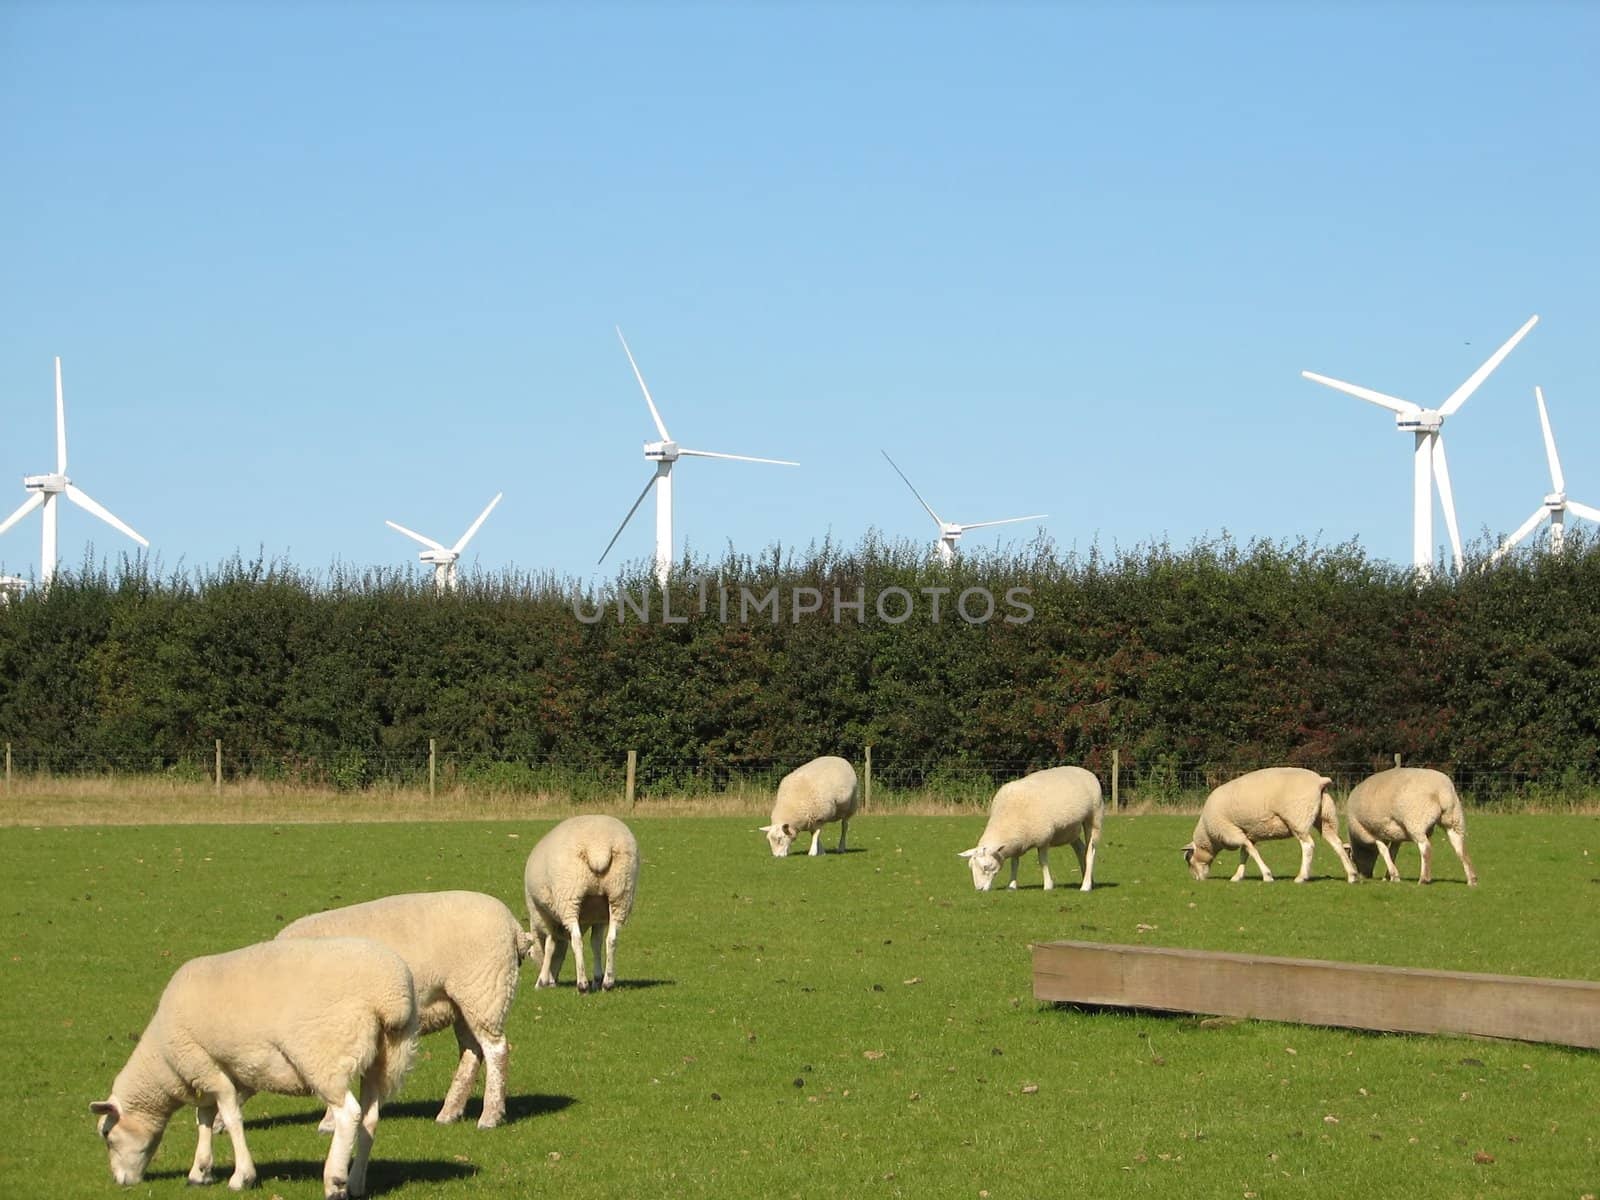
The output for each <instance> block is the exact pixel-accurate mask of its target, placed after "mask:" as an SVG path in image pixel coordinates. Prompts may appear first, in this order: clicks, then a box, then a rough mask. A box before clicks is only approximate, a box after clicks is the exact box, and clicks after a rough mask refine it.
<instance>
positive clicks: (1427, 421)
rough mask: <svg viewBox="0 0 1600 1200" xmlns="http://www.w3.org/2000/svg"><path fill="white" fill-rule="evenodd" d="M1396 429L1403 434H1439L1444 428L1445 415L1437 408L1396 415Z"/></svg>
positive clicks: (1420, 409) (1414, 410)
mask: <svg viewBox="0 0 1600 1200" xmlns="http://www.w3.org/2000/svg"><path fill="white" fill-rule="evenodd" d="M1394 427H1395V428H1396V429H1398V430H1400V431H1401V432H1402V433H1438V432H1439V430H1441V429H1443V428H1444V414H1443V413H1442V412H1440V411H1439V410H1438V409H1436V408H1418V409H1413V410H1412V411H1410V412H1402V413H1395V415H1394Z"/></svg>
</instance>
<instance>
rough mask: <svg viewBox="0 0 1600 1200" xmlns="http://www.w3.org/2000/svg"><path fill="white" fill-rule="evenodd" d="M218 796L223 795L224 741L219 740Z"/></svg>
mask: <svg viewBox="0 0 1600 1200" xmlns="http://www.w3.org/2000/svg"><path fill="white" fill-rule="evenodd" d="M217 795H219V796H220V795H222V739H221V738H218V739H217Z"/></svg>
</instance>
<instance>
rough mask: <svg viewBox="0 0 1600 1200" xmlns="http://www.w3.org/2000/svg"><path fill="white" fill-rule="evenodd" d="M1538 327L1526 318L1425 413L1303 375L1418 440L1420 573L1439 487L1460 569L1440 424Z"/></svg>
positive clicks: (1415, 541)
mask: <svg viewBox="0 0 1600 1200" xmlns="http://www.w3.org/2000/svg"><path fill="white" fill-rule="evenodd" d="M1538 323H1539V318H1538V316H1532V317H1529V318H1528V321H1527V323H1526V324H1525V325H1523V327H1522V328H1521V329H1519V330H1517V331H1516V333H1514V334H1512V335H1511V337H1510V339H1509V340H1508V341H1507V342H1506V344H1505V345H1503V346H1501V347H1500V349H1498V350H1496V351H1495V352H1494V353H1493V354H1491V355H1490V356H1489V359H1488V361H1487V362H1485V363H1484V364H1483V366H1481V367H1479V368H1478V369H1477V370H1476V371H1474V372H1473V373H1472V374H1471V375H1470V376H1468V378H1467V381H1466V382H1465V383H1463V384H1462V385H1461V386H1460V387H1458V388H1457V389H1456V390H1455V391H1453V392H1451V393H1450V395H1449V396H1447V397H1446V398H1445V402H1444V403H1443V404H1441V405H1439V407H1438V408H1424V407H1422V405H1420V404H1413V403H1412V402H1411V401H1409V400H1402V399H1400V398H1399V397H1398V396H1390V395H1387V394H1385V393H1383V392H1375V391H1373V390H1372V389H1371V388H1364V387H1357V386H1356V385H1355V384H1353V383H1344V382H1342V381H1341V380H1338V379H1329V378H1328V377H1327V376H1326V375H1318V374H1317V373H1316V372H1315V371H1301V372H1300V374H1302V375H1304V376H1305V377H1306V378H1307V379H1310V380H1312V381H1313V382H1315V383H1321V384H1326V385H1327V386H1328V387H1331V388H1333V389H1335V390H1336V391H1341V392H1344V393H1346V394H1347V395H1351V396H1355V397H1356V398H1357V399H1360V400H1366V401H1369V402H1371V403H1373V404H1376V405H1378V406H1379V407H1381V408H1387V409H1389V410H1390V411H1391V412H1393V413H1394V415H1395V416H1394V423H1395V427H1396V428H1397V429H1399V430H1400V432H1402V433H1410V434H1413V435H1415V437H1416V448H1415V450H1414V451H1413V454H1412V460H1411V461H1412V487H1411V493H1412V523H1411V561H1412V565H1413V566H1415V567H1416V569H1417V570H1418V571H1419V572H1423V573H1426V572H1427V571H1429V570H1430V569H1431V568H1432V566H1433V489H1434V487H1435V484H1436V483H1437V486H1438V489H1439V506H1440V507H1441V508H1443V509H1444V523H1445V528H1446V529H1447V530H1448V531H1449V533H1450V549H1451V551H1452V552H1453V554H1454V556H1455V564H1456V570H1458V571H1459V570H1460V569H1461V561H1462V560H1461V530H1460V528H1459V527H1458V526H1457V525H1456V505H1455V497H1454V495H1453V494H1452V493H1451V490H1450V467H1449V464H1448V463H1446V461H1445V457H1444V433H1443V429H1444V421H1445V418H1446V417H1448V416H1450V415H1452V414H1453V413H1454V412H1455V411H1456V410H1457V409H1459V408H1460V407H1461V406H1462V405H1463V404H1465V403H1466V402H1467V397H1468V396H1470V395H1472V393H1473V392H1475V391H1477V390H1478V388H1479V386H1480V385H1481V384H1482V383H1483V381H1484V380H1485V379H1487V378H1489V374H1490V372H1492V371H1493V370H1494V369H1495V368H1496V367H1498V366H1499V365H1500V363H1501V362H1502V360H1504V358H1505V356H1506V355H1508V354H1510V353H1511V351H1512V350H1514V349H1516V345H1517V343H1518V342H1520V341H1521V340H1522V339H1523V338H1524V337H1525V336H1526V335H1527V333H1528V330H1530V329H1532V328H1533V327H1534V326H1535V325H1537V324H1538Z"/></svg>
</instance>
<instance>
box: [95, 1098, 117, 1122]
mask: <svg viewBox="0 0 1600 1200" xmlns="http://www.w3.org/2000/svg"><path fill="white" fill-rule="evenodd" d="M89 1111H90V1112H92V1113H94V1114H95V1115H96V1116H98V1117H103V1116H105V1115H106V1114H107V1113H110V1114H111V1115H112V1116H114V1117H117V1118H119V1119H120V1118H121V1116H122V1110H121V1109H119V1108H118V1107H117V1102H116V1101H115V1100H91V1101H89Z"/></svg>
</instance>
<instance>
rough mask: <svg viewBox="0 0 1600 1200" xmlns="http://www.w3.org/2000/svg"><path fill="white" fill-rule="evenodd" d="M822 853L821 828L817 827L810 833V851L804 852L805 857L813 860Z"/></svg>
mask: <svg viewBox="0 0 1600 1200" xmlns="http://www.w3.org/2000/svg"><path fill="white" fill-rule="evenodd" d="M821 853H822V827H821V826H820V825H819V826H817V828H815V829H813V830H812V831H811V849H809V850H807V851H806V856H807V857H809V858H815V857H816V856H817V855H819V854H821Z"/></svg>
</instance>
